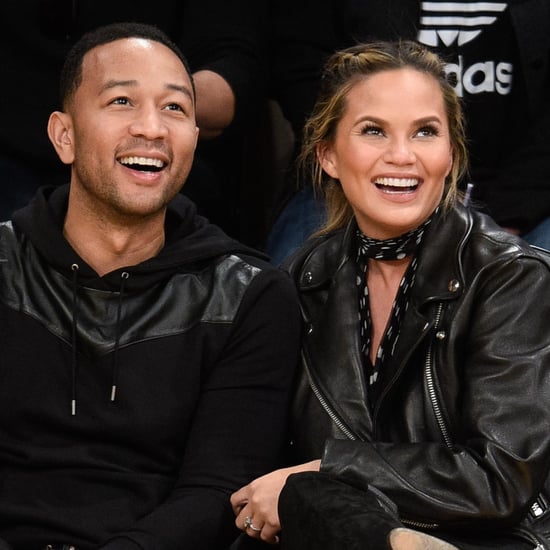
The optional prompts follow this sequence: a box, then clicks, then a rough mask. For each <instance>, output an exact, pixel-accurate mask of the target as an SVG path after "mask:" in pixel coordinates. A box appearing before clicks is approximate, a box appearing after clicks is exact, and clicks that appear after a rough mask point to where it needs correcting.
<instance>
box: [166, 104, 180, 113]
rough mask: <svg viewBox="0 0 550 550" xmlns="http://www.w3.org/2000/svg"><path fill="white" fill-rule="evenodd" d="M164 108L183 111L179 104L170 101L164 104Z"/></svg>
mask: <svg viewBox="0 0 550 550" xmlns="http://www.w3.org/2000/svg"><path fill="white" fill-rule="evenodd" d="M166 108H167V109H168V110H169V111H180V112H182V113H183V112H185V110H184V108H183V107H182V106H181V105H178V104H177V103H170V104H168V105H167V106H166Z"/></svg>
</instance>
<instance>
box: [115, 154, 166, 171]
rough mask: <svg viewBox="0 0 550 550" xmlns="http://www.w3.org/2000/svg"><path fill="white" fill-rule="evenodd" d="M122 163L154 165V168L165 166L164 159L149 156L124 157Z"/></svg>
mask: <svg viewBox="0 0 550 550" xmlns="http://www.w3.org/2000/svg"><path fill="white" fill-rule="evenodd" d="M120 163H121V164H126V165H138V166H153V167H154V168H162V167H163V166H164V162H162V160H160V159H153V158H148V157H122V158H121V159H120Z"/></svg>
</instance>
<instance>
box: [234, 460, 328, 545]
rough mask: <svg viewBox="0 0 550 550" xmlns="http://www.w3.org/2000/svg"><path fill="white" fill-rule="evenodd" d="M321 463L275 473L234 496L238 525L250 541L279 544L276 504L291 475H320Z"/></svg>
mask: <svg viewBox="0 0 550 550" xmlns="http://www.w3.org/2000/svg"><path fill="white" fill-rule="evenodd" d="M320 465H321V461H320V460H314V461H313V462H307V463H306V464H300V465H298V466H292V467H290V468H283V469H281V470H275V471H274V472H271V473H269V474H266V475H265V476H262V477H259V478H257V479H255V480H254V481H252V482H251V483H249V484H248V485H245V486H244V487H242V488H241V489H239V490H238V491H236V492H234V493H233V494H232V495H231V506H233V511H234V512H235V515H236V516H237V517H236V519H235V524H236V525H237V527H238V528H239V529H240V530H241V531H244V532H245V533H246V534H247V535H249V536H250V537H254V538H257V539H261V540H263V541H265V542H268V543H270V544H277V543H278V542H279V537H278V533H279V531H280V530H281V524H280V522H279V513H278V511H277V503H278V501H279V495H280V493H281V491H282V489H283V486H284V484H285V483H286V478H287V477H288V476H289V475H290V474H295V473H298V472H307V471H315V472H318V471H319V466H320Z"/></svg>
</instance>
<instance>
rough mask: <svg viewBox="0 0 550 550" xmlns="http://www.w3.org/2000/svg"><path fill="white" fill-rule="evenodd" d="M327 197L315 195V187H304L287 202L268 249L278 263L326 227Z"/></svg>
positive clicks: (267, 244) (275, 225)
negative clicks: (325, 199) (324, 225)
mask: <svg viewBox="0 0 550 550" xmlns="http://www.w3.org/2000/svg"><path fill="white" fill-rule="evenodd" d="M325 212H326V211H325V204H324V201H322V200H320V199H318V198H317V197H315V194H314V192H313V187H311V186H308V187H304V188H303V189H301V190H300V191H298V193H296V194H295V195H294V196H293V197H292V198H291V199H290V201H289V202H288V204H287V205H286V206H285V208H284V209H283V211H282V212H281V214H280V215H279V217H278V218H277V220H276V221H275V223H274V224H273V227H272V228H271V231H270V232H269V235H268V237H267V242H266V247H265V249H266V252H267V254H268V255H269V256H270V257H271V262H272V263H273V264H274V265H280V264H281V262H282V261H283V260H284V259H286V258H287V257H288V256H289V255H290V254H292V252H294V251H295V250H297V249H298V248H300V246H301V245H302V244H304V243H305V241H307V239H308V238H309V237H310V236H311V235H312V234H313V233H315V231H317V230H318V229H319V228H321V227H322V225H323V223H324V221H325V218H326V214H325Z"/></svg>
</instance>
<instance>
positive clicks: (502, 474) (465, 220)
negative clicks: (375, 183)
mask: <svg viewBox="0 0 550 550" xmlns="http://www.w3.org/2000/svg"><path fill="white" fill-rule="evenodd" d="M354 235H355V224H354V222H352V223H351V224H350V225H349V226H348V227H347V228H346V229H345V230H340V231H337V232H334V233H331V234H329V235H327V236H324V237H319V238H317V239H314V240H313V241H311V244H310V246H307V247H305V248H304V249H302V251H300V252H299V253H298V254H296V255H295V256H294V257H293V258H291V260H290V262H289V264H288V269H289V271H290V273H291V275H292V277H293V278H294V280H295V282H296V284H297V285H298V288H299V293H300V301H301V307H302V316H303V322H304V323H305V330H304V337H303V351H302V354H303V365H302V370H301V374H300V380H299V383H298V390H297V393H296V397H295V402H294V409H293V418H294V422H293V450H294V453H295V457H294V459H295V460H298V461H306V460H312V459H315V458H320V457H322V463H321V470H322V471H325V472H329V473H332V474H334V475H335V476H338V477H340V478H342V479H347V480H350V481H352V482H353V483H354V484H355V485H371V486H375V487H376V488H378V489H380V490H381V491H382V492H384V493H385V494H386V495H388V496H389V497H390V498H391V499H392V500H393V501H394V502H395V503H396V504H397V506H398V508H399V514H400V517H401V518H402V520H404V521H405V522H408V523H410V524H412V525H416V526H418V527H424V528H429V529H436V530H442V531H445V530H448V531H454V532H456V531H460V530H463V529H465V528H467V529H468V532H470V533H471V532H474V531H475V530H480V531H481V532H483V533H486V532H487V531H488V530H491V529H495V530H502V529H510V530H511V531H512V530H514V529H516V530H517V529H520V527H519V526H520V524H526V523H533V522H534V525H535V526H536V528H537V529H538V530H539V531H540V532H544V531H545V527H544V523H545V520H546V517H547V515H548V506H549V505H548V503H549V502H550V499H548V497H546V496H545V495H546V493H545V491H544V487H543V486H544V484H545V481H546V479H547V473H548V467H549V464H550V437H549V435H550V430H549V426H550V324H549V323H548V319H549V316H550V300H549V299H548V298H547V297H546V295H545V294H546V292H547V290H548V288H550V267H549V262H548V257H547V256H546V254H545V253H544V252H543V251H539V250H536V249H533V248H531V247H529V246H528V245H527V244H526V243H524V242H523V241H522V240H520V239H518V238H516V237H514V236H512V235H510V234H508V233H506V232H505V231H503V230H502V229H501V228H499V227H498V226H497V225H496V224H494V222H493V221H492V220H491V219H490V218H488V217H486V216H484V215H482V214H479V213H477V212H475V211H472V210H469V209H466V208H464V207H462V206H461V205H457V206H455V207H453V208H451V209H450V210H449V211H447V212H443V213H440V214H438V215H437V216H436V218H435V219H434V221H433V222H432V223H431V224H430V226H429V228H428V229H427V231H426V234H425V236H424V239H423V242H422V245H421V249H420V250H419V252H418V254H419V262H418V268H417V272H416V282H415V285H414V288H413V289H412V295H411V297H410V302H409V307H408V310H407V312H406V314H405V316H404V318H403V322H402V326H401V332H400V336H399V340H398V343H397V349H396V352H395V354H394V361H393V364H391V365H389V366H388V368H387V371H386V372H383V373H381V378H379V381H380V382H379V383H380V384H382V387H381V389H380V392H379V394H378V395H379V397H378V399H377V401H376V402H374V403H368V398H367V392H366V386H365V380H364V374H363V365H362V360H361V355H360V351H359V342H358V340H359V331H358V296H357V285H356V277H357V274H358V272H357V265H356V262H355V253H356V248H355V247H354V243H353V241H354V238H355V237H354ZM549 494H550V493H549ZM535 520H536V521H535ZM521 529H523V527H522V528H521ZM529 530H531V529H529ZM526 537H531V535H530V534H529V533H527V532H526ZM531 540H533V542H534V543H541V544H542V539H540V538H537V537H536V536H535V535H534V534H533V536H532V539H531ZM535 541H536V542H535ZM542 547H543V546H541V548H542Z"/></svg>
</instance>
